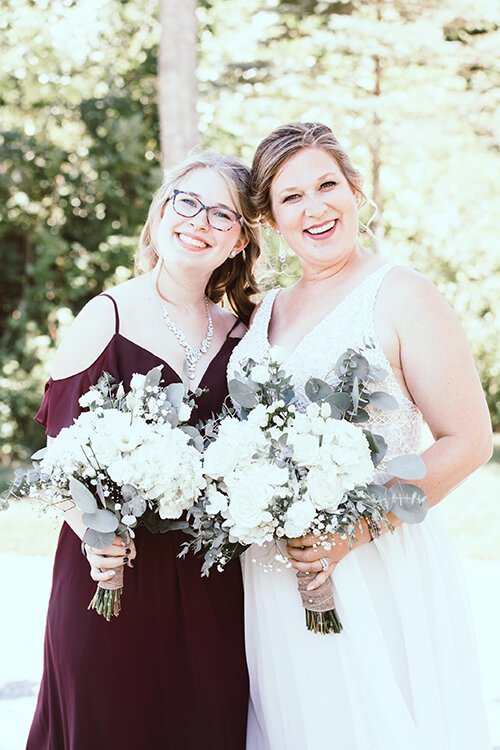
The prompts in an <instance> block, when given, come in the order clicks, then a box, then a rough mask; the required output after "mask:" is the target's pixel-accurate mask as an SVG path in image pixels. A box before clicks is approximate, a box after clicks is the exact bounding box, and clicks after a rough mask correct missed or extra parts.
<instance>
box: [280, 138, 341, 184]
mask: <svg viewBox="0 0 500 750" xmlns="http://www.w3.org/2000/svg"><path fill="white" fill-rule="evenodd" d="M329 173H334V174H336V175H339V174H342V172H341V170H340V167H339V165H338V163H337V161H336V159H335V158H334V157H333V156H332V155H331V154H329V153H328V151H325V150H324V149H322V148H313V147H309V148H303V149H301V150H300V151H298V152H297V153H296V154H294V155H293V156H291V157H290V158H289V159H287V160H286V161H285V163H284V164H283V166H282V167H281V169H280V170H279V172H278V174H277V175H276V177H275V178H274V180H273V182H272V187H271V190H272V192H273V193H278V192H281V191H282V190H286V189H287V188H289V187H300V185H306V184H308V183H310V182H315V181H316V180H317V178H318V177H321V176H323V175H325V174H329Z"/></svg>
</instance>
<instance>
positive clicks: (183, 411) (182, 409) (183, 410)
mask: <svg viewBox="0 0 500 750" xmlns="http://www.w3.org/2000/svg"><path fill="white" fill-rule="evenodd" d="M191 411H192V409H191V407H190V406H188V404H185V403H182V404H181V405H180V406H179V422H187V421H188V419H189V418H190V416H191Z"/></svg>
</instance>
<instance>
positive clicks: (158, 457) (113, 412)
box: [11, 367, 206, 621]
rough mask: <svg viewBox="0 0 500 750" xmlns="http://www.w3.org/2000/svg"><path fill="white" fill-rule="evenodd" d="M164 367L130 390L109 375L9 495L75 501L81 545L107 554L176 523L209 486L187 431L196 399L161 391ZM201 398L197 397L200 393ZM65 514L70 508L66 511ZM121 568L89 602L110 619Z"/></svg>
mask: <svg viewBox="0 0 500 750" xmlns="http://www.w3.org/2000/svg"><path fill="white" fill-rule="evenodd" d="M160 379H161V367H156V368H154V369H153V370H150V372H148V373H147V374H146V375H140V374H135V375H133V377H132V380H131V384H130V391H129V392H128V393H127V394H126V393H125V390H124V388H123V385H122V384H121V383H120V384H116V383H115V382H114V381H113V379H112V378H111V376H110V375H109V374H107V373H104V375H103V376H102V377H101V378H100V379H99V381H98V383H97V384H96V385H95V386H92V387H91V388H90V390H89V391H88V392H87V393H85V394H84V395H83V396H82V397H81V398H80V401H79V403H80V406H82V407H84V408H88V409H89V411H86V412H83V413H82V414H80V416H79V417H78V418H77V419H76V420H75V422H74V423H73V424H72V425H71V427H67V428H65V429H63V430H61V432H60V433H59V435H58V436H57V437H56V438H55V439H54V440H53V442H51V443H50V445H49V446H48V447H47V448H43V449H42V450H41V451H38V452H37V453H35V455H34V456H33V457H32V458H33V459H34V460H35V464H34V468H33V469H31V470H30V471H28V472H21V473H19V474H18V475H17V476H16V477H15V479H14V481H13V484H12V487H11V494H16V491H17V493H19V492H20V493H21V494H29V495H30V496H31V497H40V498H41V499H42V500H43V501H44V502H46V503H49V504H52V505H53V504H56V505H59V504H65V505H66V504H67V501H68V500H71V501H72V502H73V503H74V505H76V506H77V507H78V508H79V509H80V510H81V511H82V512H83V522H84V524H85V525H86V526H87V530H86V532H85V536H84V537H83V541H84V542H85V543H87V544H89V545H90V546H92V547H96V548H98V549H104V548H105V547H107V546H109V545H110V544H111V543H112V542H113V539H114V538H115V535H116V534H118V535H119V536H121V537H122V538H123V539H124V541H125V542H128V540H129V539H130V538H131V537H133V536H134V528H135V527H136V526H137V525H138V524H139V523H142V524H143V525H145V526H147V528H148V529H149V530H151V531H168V530H169V529H171V528H183V527H184V526H185V525H186V524H185V522H184V521H180V522H177V524H176V523H175V521H173V520H172V519H179V518H180V516H181V515H182V513H183V512H184V511H185V510H186V509H187V508H189V507H190V506H191V505H192V504H193V502H194V501H195V500H196V499H197V497H198V496H199V494H200V492H201V490H203V488H204V487H205V484H206V483H205V479H204V477H203V472H202V457H201V453H200V451H199V448H200V442H199V439H198V432H197V431H196V430H195V429H194V428H192V427H189V426H187V425H186V422H187V420H188V419H189V418H190V415H191V411H192V408H193V406H194V401H193V400H188V399H187V397H186V393H185V387H184V385H183V384H181V383H173V384H171V385H168V386H166V387H162V386H161V385H160ZM195 395H198V394H195ZM66 509H67V508H66ZM122 592H123V568H119V569H118V570H117V572H116V575H115V576H114V578H113V579H112V580H111V581H105V582H100V583H99V584H98V587H97V590H96V593H95V596H94V597H93V599H92V601H91V602H90V604H89V609H90V608H93V609H95V610H97V612H98V613H99V614H101V615H103V616H104V617H105V618H106V619H107V620H108V621H109V619H110V618H111V615H118V614H119V612H120V608H121V597H122Z"/></svg>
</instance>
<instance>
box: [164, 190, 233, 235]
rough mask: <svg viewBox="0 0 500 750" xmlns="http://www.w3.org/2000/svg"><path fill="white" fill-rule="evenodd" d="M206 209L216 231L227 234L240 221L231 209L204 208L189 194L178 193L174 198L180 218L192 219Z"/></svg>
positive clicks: (219, 207) (220, 207)
mask: <svg viewBox="0 0 500 750" xmlns="http://www.w3.org/2000/svg"><path fill="white" fill-rule="evenodd" d="M204 208H205V210H206V212H207V219H208V223H209V224H210V226H212V227H213V228H214V229H219V230H221V231H223V232H226V231H228V230H229V229H231V227H232V226H233V224H235V223H236V222H237V221H238V219H237V216H236V214H233V212H232V211H230V210H229V209H226V208H223V207H222V206H210V207H208V206H204V205H203V203H202V202H201V201H200V200H198V198H196V197H195V196H194V195H189V193H176V194H175V196H174V209H175V211H176V212H177V213H178V214H180V216H185V217H186V218H191V217H192V216H196V214H199V213H200V211H202V210H203V209H204Z"/></svg>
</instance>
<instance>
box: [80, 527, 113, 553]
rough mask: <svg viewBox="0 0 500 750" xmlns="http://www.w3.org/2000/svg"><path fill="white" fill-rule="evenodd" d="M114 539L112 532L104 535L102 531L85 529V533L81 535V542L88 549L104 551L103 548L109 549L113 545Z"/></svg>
mask: <svg viewBox="0 0 500 750" xmlns="http://www.w3.org/2000/svg"><path fill="white" fill-rule="evenodd" d="M114 539H115V533H114V531H111V532H106V533H105V532H102V531H96V530H95V529H87V531H86V532H85V534H84V535H83V541H84V542H85V544H88V545H89V546H90V547H95V548H96V549H104V548H105V547H109V546H110V545H111V544H113V541H114Z"/></svg>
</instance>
